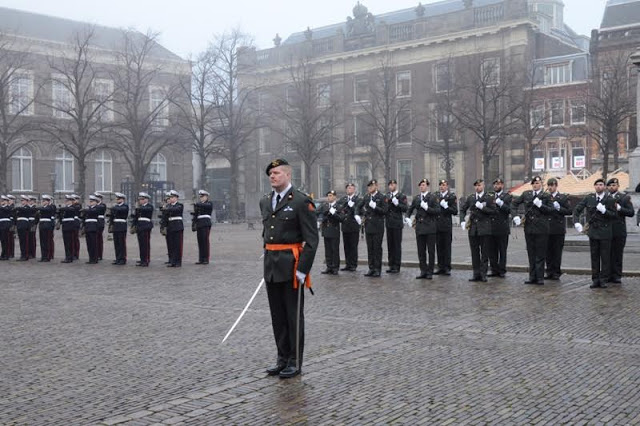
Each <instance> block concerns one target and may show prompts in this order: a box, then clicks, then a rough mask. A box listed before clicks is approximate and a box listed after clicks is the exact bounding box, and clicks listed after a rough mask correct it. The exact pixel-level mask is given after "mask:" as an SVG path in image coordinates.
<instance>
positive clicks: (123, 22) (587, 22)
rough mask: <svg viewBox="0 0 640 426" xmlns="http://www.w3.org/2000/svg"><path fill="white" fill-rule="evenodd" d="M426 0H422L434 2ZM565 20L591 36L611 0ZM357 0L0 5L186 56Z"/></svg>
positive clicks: (325, 14) (377, 3) (293, 28)
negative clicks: (122, 33) (150, 40)
mask: <svg viewBox="0 0 640 426" xmlns="http://www.w3.org/2000/svg"><path fill="white" fill-rule="evenodd" d="M434 2H435V1H433V0H426V1H424V0H423V4H428V3H434ZM362 3H363V4H364V5H365V6H367V7H368V8H369V12H371V13H373V14H380V13H385V12H389V11H393V10H398V9H405V8H409V7H415V6H417V5H418V0H362ZM564 3H565V13H564V16H565V22H566V23H567V24H568V25H569V26H570V27H571V28H573V29H574V30H575V31H576V32H578V33H579V34H583V35H587V36H589V35H590V34H591V29H593V28H598V27H599V26H600V21H601V20H602V13H603V11H604V6H605V3H606V0H564ZM355 4H356V0H347V1H345V0H316V1H308V0H268V1H265V0H227V1H223V0H179V1H176V0H106V1H105V0H102V1H99V2H98V1H95V0H94V1H87V0H57V1H52V0H0V6H3V7H10V8H14V9H21V10H26V11H30V12H36V13H43V14H47V15H53V16H58V17H64V18H69V19H74V20H78V21H87V22H91V23H94V24H99V25H106V26H111V27H122V28H130V27H133V28H136V29H138V30H140V31H143V32H145V31H146V30H147V29H151V30H154V31H157V32H160V34H161V37H160V42H161V44H162V45H164V46H165V47H167V48H168V49H169V50H171V51H173V52H174V53H177V54H179V55H181V56H183V57H185V58H186V57H188V56H189V55H190V54H195V53H197V52H200V51H202V50H204V49H205V48H206V46H207V42H208V40H210V39H211V38H212V36H213V34H216V33H220V32H223V31H224V30H225V29H229V28H233V27H240V28H241V29H242V30H243V31H244V32H247V33H249V34H251V35H253V36H254V39H255V43H256V45H257V47H259V48H266V47H271V46H272V41H271V40H272V39H273V38H274V36H275V34H276V33H279V34H280V36H281V37H282V38H283V39H286V38H287V36H288V35H290V34H291V33H294V32H297V31H303V30H305V29H306V28H307V27H308V26H309V27H311V28H312V29H313V28H314V27H321V26H324V25H329V24H334V23H338V22H342V21H344V20H346V18H347V16H350V15H351V14H352V12H351V9H352V8H353V6H354V5H355Z"/></svg>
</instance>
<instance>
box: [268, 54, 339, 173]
mask: <svg viewBox="0 0 640 426" xmlns="http://www.w3.org/2000/svg"><path fill="white" fill-rule="evenodd" d="M288 71H289V77H290V84H289V86H287V87H286V90H285V96H284V99H281V101H280V102H277V103H276V105H275V111H276V112H275V114H276V117H277V119H278V120H279V121H282V122H283V127H280V126H277V125H276V126H273V127H272V131H274V132H276V133H279V134H281V135H282V137H283V140H284V144H285V149H286V150H287V151H288V152H290V153H295V154H296V155H297V156H298V157H299V158H300V160H301V161H302V163H303V164H304V179H303V181H302V184H303V185H306V186H310V185H311V173H312V168H313V166H314V164H315V163H316V162H317V161H318V160H319V159H320V157H321V156H322V155H323V154H324V153H326V152H330V150H331V149H332V147H334V146H335V145H338V144H341V143H342V142H341V141H339V140H338V138H337V137H336V136H335V131H336V129H337V128H338V127H340V126H341V125H342V121H341V120H340V119H339V117H340V114H339V112H340V110H339V104H338V102H337V101H336V100H335V99H334V96H332V94H331V88H330V87H331V86H330V85H329V84H328V83H323V82H321V80H319V79H318V78H316V73H315V66H314V65H313V64H312V63H311V62H309V61H308V60H306V59H303V60H300V61H299V62H298V63H297V64H295V65H291V66H290V67H289V70H288Z"/></svg>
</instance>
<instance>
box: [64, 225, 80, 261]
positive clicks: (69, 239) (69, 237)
mask: <svg viewBox="0 0 640 426" xmlns="http://www.w3.org/2000/svg"><path fill="white" fill-rule="evenodd" d="M76 232H77V231H62V242H63V243H64V260H73V253H74V250H73V247H74V245H75V237H74V234H75V233H76Z"/></svg>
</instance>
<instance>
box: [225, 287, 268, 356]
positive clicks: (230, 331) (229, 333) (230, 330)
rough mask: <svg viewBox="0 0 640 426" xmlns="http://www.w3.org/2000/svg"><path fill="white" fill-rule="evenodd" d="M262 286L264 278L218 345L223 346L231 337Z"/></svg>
mask: <svg viewBox="0 0 640 426" xmlns="http://www.w3.org/2000/svg"><path fill="white" fill-rule="evenodd" d="M262 284H264V278H262V279H261V280H260V284H258V288H256V291H254V292H253V296H251V299H249V302H248V303H247V306H245V307H244V309H243V310H242V313H241V314H240V316H239V317H238V319H237V320H236V322H234V323H233V325H232V326H231V328H230V329H229V331H228V332H227V334H226V335H225V336H224V339H222V342H220V344H223V343H224V342H225V340H227V337H229V336H230V335H231V333H232V332H233V330H234V329H235V328H236V326H237V325H238V323H239V322H240V320H241V319H242V317H243V316H244V314H245V313H246V312H247V309H249V306H251V303H252V302H253V299H255V298H256V295H257V294H258V292H259V291H260V289H261V288H262Z"/></svg>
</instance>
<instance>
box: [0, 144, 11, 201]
mask: <svg viewBox="0 0 640 426" xmlns="http://www.w3.org/2000/svg"><path fill="white" fill-rule="evenodd" d="M0 192H2V193H3V194H6V193H8V192H9V157H8V156H7V145H6V144H1V145H0Z"/></svg>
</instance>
